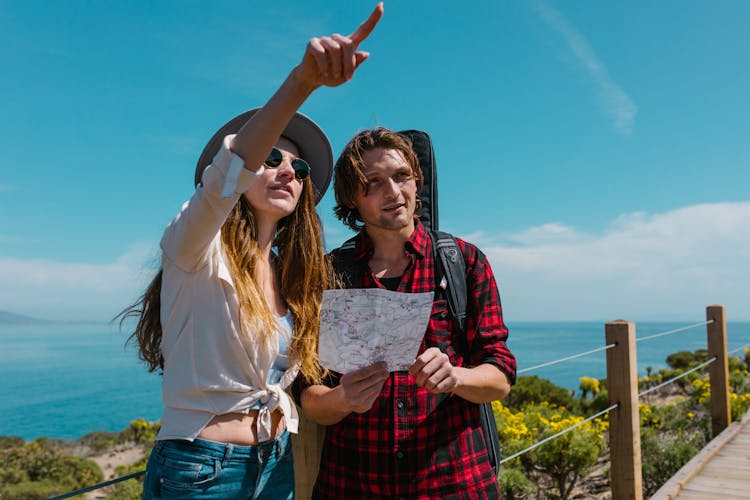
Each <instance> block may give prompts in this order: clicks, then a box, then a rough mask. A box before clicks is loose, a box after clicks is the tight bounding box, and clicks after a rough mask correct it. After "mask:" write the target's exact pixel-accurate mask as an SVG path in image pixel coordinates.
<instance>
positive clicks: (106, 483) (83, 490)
mask: <svg viewBox="0 0 750 500" xmlns="http://www.w3.org/2000/svg"><path fill="white" fill-rule="evenodd" d="M145 473H146V471H145V470H141V471H138V472H133V473H132V474H127V475H125V476H121V477H118V478H115V479H110V480H109V481H104V482H103V483H99V484H95V485H93V486H87V487H85V488H81V489H80V490H75V491H71V492H69V493H64V494H62V495H59V496H56V497H52V498H49V499H48V500H62V499H63V498H70V497H74V496H77V495H82V494H84V493H88V492H89V491H94V490H98V489H99V488H104V487H105V486H110V485H113V484H115V483H119V482H121V481H127V480H128V479H135V478H137V477H140V476H142V475H144V474H145Z"/></svg>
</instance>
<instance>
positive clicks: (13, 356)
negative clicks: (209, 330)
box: [0, 318, 750, 440]
mask: <svg viewBox="0 0 750 500" xmlns="http://www.w3.org/2000/svg"><path fill="white" fill-rule="evenodd" d="M701 321H702V319H701V318H696V319H695V321H692V322H689V321H688V322H683V323H655V322H651V323H637V324H636V335H637V338H642V337H645V336H651V335H655V334H659V333H663V332H668V331H671V330H674V329H678V328H682V327H685V326H688V325H691V324H695V323H700V322H701ZM508 328H509V329H510V337H509V342H508V345H509V347H510V348H511V350H512V351H513V353H514V354H515V355H516V357H517V359H518V368H519V370H523V369H525V368H530V367H534V366H537V365H540V364H543V363H546V362H549V361H552V360H556V359H560V358H564V357H568V356H571V355H575V354H578V353H582V352H586V351H590V350H593V349H597V348H601V347H603V346H604V345H605V340H604V324H603V323H595V322H509V324H508ZM727 331H728V332H727V337H728V342H727V345H728V350H729V351H730V352H731V351H733V350H735V349H738V348H741V347H743V346H746V345H748V344H750V323H744V322H743V323H739V322H729V323H728V324H727ZM126 338H127V334H125V333H120V332H119V331H118V329H117V328H116V327H115V326H113V325H108V324H54V323H49V324H43V325H8V324H4V325H0V435H4V436H20V437H22V438H23V439H26V440H29V439H35V438H37V437H43V436H44V437H52V438H61V439H76V438H79V437H81V436H83V435H85V434H87V433H89V432H93V431H121V430H123V429H125V428H126V427H127V426H128V425H129V423H130V421H131V420H134V419H136V418H145V419H146V420H151V421H153V420H157V419H158V418H159V416H160V415H161V411H162V404H161V392H160V383H161V379H160V377H159V375H157V374H155V373H149V372H148V371H147V369H146V367H145V365H144V364H143V363H142V362H140V361H139V360H138V357H137V352H136V349H135V347H133V346H128V347H127V348H126V347H125V340H126ZM705 347H706V327H705V326H696V327H694V328H690V329H688V330H685V331H681V332H678V333H675V334H673V335H666V336H662V337H658V338H654V339H652V340H645V341H642V342H638V343H637V350H638V354H637V355H638V367H639V375H640V376H643V375H645V374H646V367H649V366H650V367H651V368H652V369H653V370H655V371H656V370H658V369H659V368H663V367H665V366H666V362H665V359H666V357H667V355H669V354H671V353H673V352H676V351H681V350H689V351H693V350H695V349H700V348H705ZM738 354H739V355H742V353H741V352H740V353H738ZM605 356H606V353H605V351H603V350H602V351H598V352H596V353H593V354H589V355H587V356H584V357H580V358H576V359H573V360H570V361H567V362H564V363H559V364H555V365H552V366H548V367H545V368H539V369H535V370H532V371H529V372H525V373H523V375H537V376H539V377H541V378H546V379H548V380H551V381H552V382H554V383H555V384H557V385H560V386H562V387H566V388H569V389H572V390H576V389H578V379H579V378H580V377H582V376H588V377H595V378H603V377H604V376H605V372H606V365H605Z"/></svg>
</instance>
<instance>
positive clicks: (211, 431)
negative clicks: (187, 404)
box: [198, 409, 285, 446]
mask: <svg viewBox="0 0 750 500" xmlns="http://www.w3.org/2000/svg"><path fill="white" fill-rule="evenodd" d="M258 413H259V412H258V410H250V412H249V413H226V414H224V415H216V416H215V417H214V418H212V419H211V421H210V422H209V423H208V425H207V426H206V427H205V428H204V429H203V430H202V431H201V432H200V434H198V437H199V438H203V439H208V440H210V441H218V442H220V443H232V444H238V445H241V446H252V445H256V444H259V441H258V428H257V423H256V422H257V420H258ZM284 428H285V422H284V415H283V414H282V413H281V411H280V410H278V409H277V410H275V411H274V412H273V413H271V438H270V439H275V438H276V437H277V436H278V435H279V434H281V433H282V432H284Z"/></svg>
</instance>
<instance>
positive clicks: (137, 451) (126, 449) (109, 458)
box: [86, 445, 146, 499]
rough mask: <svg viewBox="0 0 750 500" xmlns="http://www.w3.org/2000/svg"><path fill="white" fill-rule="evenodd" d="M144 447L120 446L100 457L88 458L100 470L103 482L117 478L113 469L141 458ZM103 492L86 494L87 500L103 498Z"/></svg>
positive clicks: (117, 475)
mask: <svg viewBox="0 0 750 500" xmlns="http://www.w3.org/2000/svg"><path fill="white" fill-rule="evenodd" d="M145 449H146V447H145V446H143V445H120V446H117V447H116V448H113V449H111V450H107V451H106V452H105V453H103V454H101V455H91V456H89V457H88V458H89V459H91V460H93V461H94V462H96V463H97V465H99V467H100V468H101V469H102V474H103V475H104V480H105V481H107V480H109V479H114V478H115V477H119V474H116V473H115V468H116V467H119V466H121V465H131V464H134V463H136V462H138V461H139V460H141V458H143V453H144V451H145ZM104 496H105V492H104V491H103V490H97V491H92V492H90V493H87V494H86V498H87V499H96V498H104Z"/></svg>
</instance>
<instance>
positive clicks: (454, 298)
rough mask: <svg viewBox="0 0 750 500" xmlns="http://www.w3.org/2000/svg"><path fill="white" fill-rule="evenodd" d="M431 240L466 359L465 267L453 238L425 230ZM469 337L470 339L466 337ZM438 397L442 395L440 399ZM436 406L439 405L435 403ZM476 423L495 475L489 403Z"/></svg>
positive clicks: (496, 460) (496, 466) (496, 439)
mask: <svg viewBox="0 0 750 500" xmlns="http://www.w3.org/2000/svg"><path fill="white" fill-rule="evenodd" d="M429 235H430V238H431V239H432V248H433V250H432V251H433V257H434V256H435V254H437V256H438V258H437V259H435V261H436V262H437V269H436V271H437V273H436V274H437V276H436V278H437V279H438V280H439V283H440V287H441V288H443V289H445V290H446V292H447V293H446V296H447V299H448V309H449V310H450V312H451V316H452V317H453V319H454V323H455V325H456V326H457V327H458V329H459V333H461V334H462V335H461V338H463V339H464V356H468V354H469V349H470V348H471V344H472V342H474V332H473V331H472V332H467V331H466V304H467V299H466V292H467V286H466V264H465V263H464V256H463V254H462V253H461V249H460V248H459V246H458V243H457V242H456V238H454V237H453V235H451V234H448V233H445V232H443V231H435V230H430V231H429ZM443 284H445V286H443ZM469 335H471V338H469ZM440 396H443V397H442V398H440ZM438 397H439V401H440V402H442V401H444V400H445V399H447V394H446V393H443V394H440V395H438ZM438 404H440V403H438ZM479 422H480V424H481V427H482V434H483V435H484V440H485V443H486V445H487V455H488V456H489V459H490V464H492V469H493V470H494V471H495V475H496V476H497V474H499V473H500V457H501V456H502V451H501V450H500V441H499V436H498V433H497V424H496V423H495V414H494V412H493V411H492V404H491V403H481V404H480V405H479Z"/></svg>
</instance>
